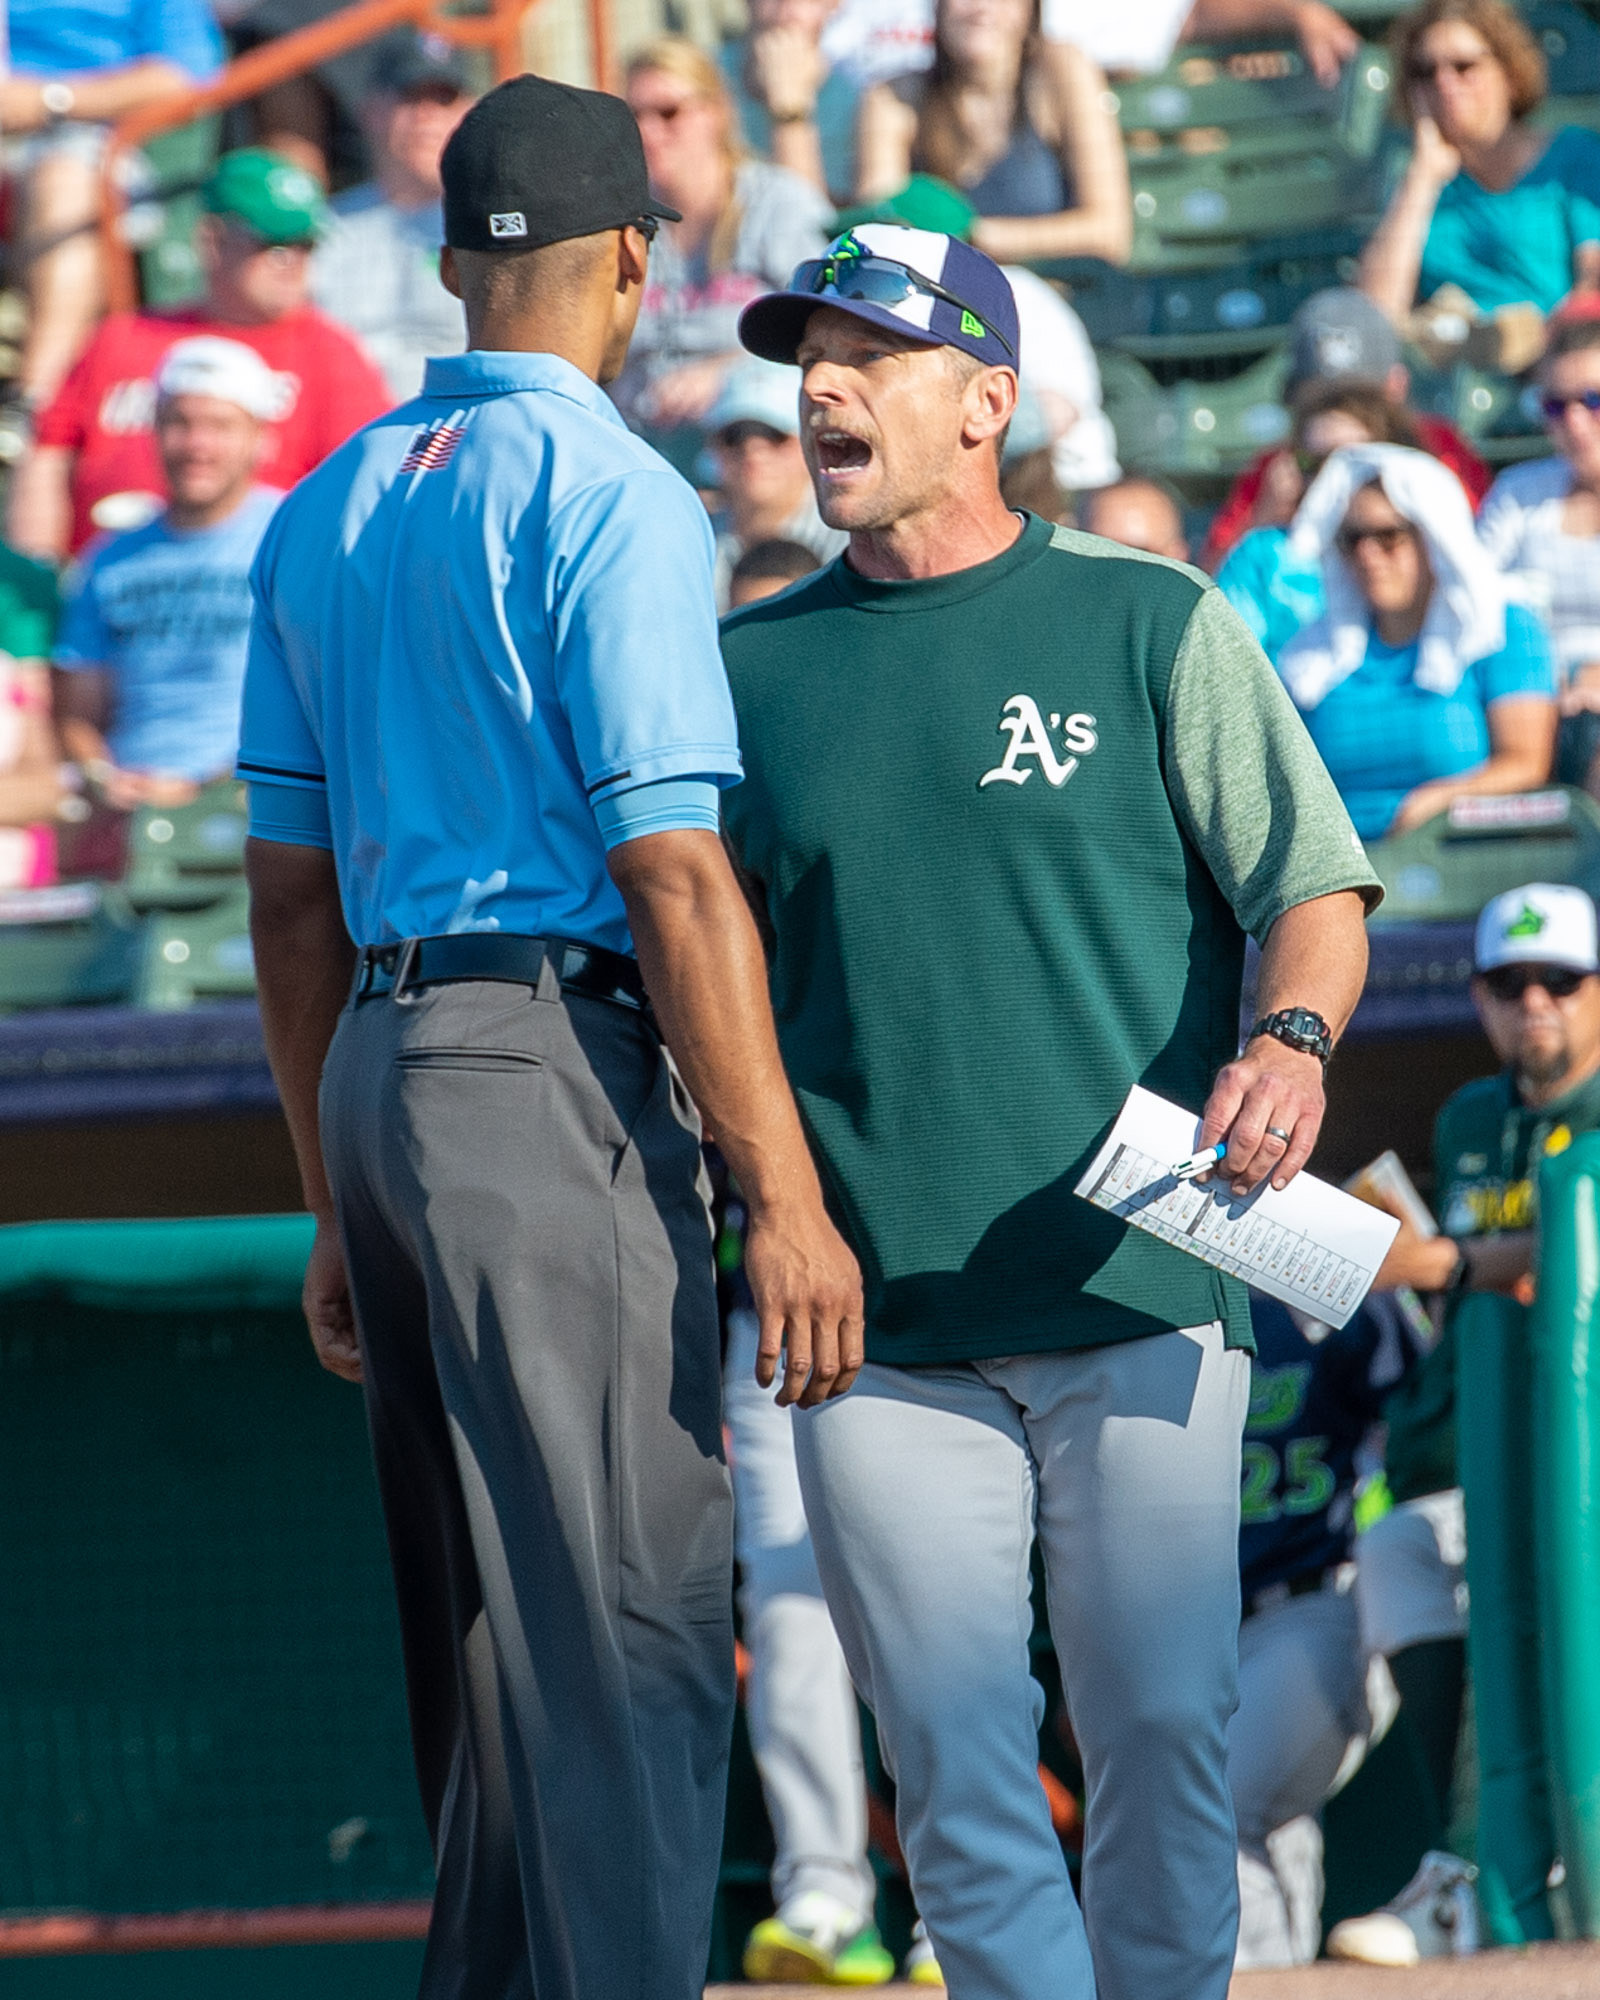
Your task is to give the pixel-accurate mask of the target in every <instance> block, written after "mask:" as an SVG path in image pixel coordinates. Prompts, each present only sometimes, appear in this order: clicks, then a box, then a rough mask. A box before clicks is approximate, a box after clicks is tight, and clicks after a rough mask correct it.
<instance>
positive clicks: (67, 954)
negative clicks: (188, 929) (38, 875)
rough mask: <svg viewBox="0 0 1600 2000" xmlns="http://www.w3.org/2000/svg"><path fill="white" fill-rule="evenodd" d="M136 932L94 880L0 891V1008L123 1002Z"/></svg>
mask: <svg viewBox="0 0 1600 2000" xmlns="http://www.w3.org/2000/svg"><path fill="white" fill-rule="evenodd" d="M138 945H139V937H138V930H137V928H136V926H135V925H134V923H133V921H132V919H131V917H130V916H129V915H128V912H127V911H126V909H125V908H124V907H123V905H122V902H121V899H120V898H119V897H118V896H117V894H116V893H115V891H108V890H106V889H104V888H102V886H101V885H100V884H99V883H98V882H64V883H62V884H60V885H59V886H58V887H55V888H50V889H7V890H4V891H0V1012H5V1013H11V1012H15V1011H17V1010H19V1009H21V1008H28V1007H77V1006H85V1005H90V1004H93V1003H97V1002H105V1001H111V1000H123V999H126V997H127V996H128V993H129V992H130V990H131V989H132V986H133V979H134V967H135V963H136V960H137V956H138Z"/></svg>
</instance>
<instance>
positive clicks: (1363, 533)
mask: <svg viewBox="0 0 1600 2000" xmlns="http://www.w3.org/2000/svg"><path fill="white" fill-rule="evenodd" d="M1416 532H1417V531H1416V529H1415V528H1411V527H1398V528H1341V529H1340V530H1339V532H1338V534H1337V535H1335V536H1334V538H1333V540H1334V546H1335V547H1336V548H1337V549H1338V551H1339V553H1340V555H1342V556H1353V555H1354V554H1355V552H1356V550H1357V549H1359V548H1360V546H1361V544H1362V543H1363V542H1376V543H1377V545H1378V547H1379V549H1380V550H1381V551H1382V553H1383V554H1384V555H1386V556H1392V555H1393V554H1394V552H1395V550H1396V549H1397V548H1399V546H1400V544H1401V543H1402V542H1409V541H1410V540H1411V538H1412V536H1413V535H1414V534H1415V533H1416Z"/></svg>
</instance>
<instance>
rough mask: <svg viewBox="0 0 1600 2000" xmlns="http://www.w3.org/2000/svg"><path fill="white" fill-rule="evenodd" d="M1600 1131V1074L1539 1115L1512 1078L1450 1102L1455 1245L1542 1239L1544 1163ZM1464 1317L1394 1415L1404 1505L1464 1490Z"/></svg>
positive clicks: (1396, 1397)
mask: <svg viewBox="0 0 1600 2000" xmlns="http://www.w3.org/2000/svg"><path fill="white" fill-rule="evenodd" d="M1597 1130H1600V1073H1597V1074H1596V1075H1594V1076H1591V1077H1588V1078H1586V1079H1585V1080H1584V1082H1582V1083H1580V1084H1577V1085H1575V1086H1574V1087H1573V1088H1572V1089H1571V1090H1569V1091H1567V1092H1565V1093H1564V1094H1563V1095H1562V1096H1560V1097H1556V1098H1552V1099H1551V1101H1550V1102H1549V1103H1548V1104H1541V1105H1539V1106H1538V1107H1537V1108H1530V1107H1529V1106H1528V1105H1526V1104H1524V1103H1523V1101H1522V1099H1521V1097H1520V1096H1519V1095H1518V1094H1517V1086H1516V1082H1515V1079H1514V1078H1513V1077H1512V1074H1511V1072H1510V1071H1509V1070H1502V1071H1501V1072H1500V1073H1499V1075H1498V1076H1484V1077H1479V1078H1478V1079H1477V1080H1476V1081H1475V1082H1472V1083H1466V1084H1463V1085H1462V1086H1461V1088H1460V1089H1459V1090H1458V1091H1455V1092H1454V1093H1453V1094H1452V1095H1451V1096H1450V1097H1447V1098H1446V1099H1445V1101H1444V1103H1443V1105H1441V1107H1440V1109H1439V1115H1438V1117H1437V1118H1436V1119H1435V1121H1434V1128H1433V1158H1434V1190H1435V1192H1434V1202H1435V1206H1436V1207H1437V1210H1438V1214H1439V1222H1440V1227H1441V1228H1442V1229H1443V1230H1444V1232H1445V1234H1446V1235H1447V1236H1490V1235H1495V1234H1497V1233H1499V1232H1501V1231H1507V1232H1509V1231H1515V1230H1522V1229H1532V1228H1533V1227H1534V1226H1535V1224H1536V1222H1537V1220H1538V1195H1539V1162H1540V1161H1541V1160H1542V1159H1543V1158H1544V1156H1545V1154H1546V1153H1559V1152H1562V1151H1563V1150H1564V1149H1565V1148H1566V1147H1567V1146H1569V1145H1570V1144H1571V1143H1572V1141H1573V1140H1574V1139H1575V1138H1576V1137H1577V1136H1578V1134H1579V1133H1580V1132H1594V1131H1597ZM1454 1321H1455V1314H1454V1310H1453V1309H1452V1311H1451V1312H1450V1313H1449V1314H1448V1315H1447V1316H1446V1319H1445V1324H1444V1328H1443V1331H1442V1332H1441V1334H1440V1337H1439V1340H1438V1343H1437V1345H1436V1346H1435V1347H1434V1348H1433V1350H1432V1352H1431V1353H1429V1354H1428V1355H1427V1357H1426V1358H1425V1359H1424V1361H1423V1362H1422V1365H1421V1367H1419V1368H1418V1369H1417V1370H1416V1371H1415V1373H1413V1374H1412V1375H1411V1376H1409V1377H1408V1378H1407V1380H1406V1381H1405V1382H1404V1383H1403V1384H1402V1385H1401V1386H1400V1388H1398V1389H1397V1390H1396V1391H1395V1393H1394V1394H1393V1395H1392V1396H1391V1397H1390V1398H1389V1401H1388V1402H1387V1404H1386V1405H1385V1406H1384V1418H1385V1420H1386V1422H1387V1424H1388V1439H1387V1442H1386V1444H1385V1446H1384V1471H1385V1475H1386V1477H1387V1480H1388V1484H1389V1491H1390V1492H1391V1493H1392V1494H1393V1495H1394V1497H1395V1499H1396V1500H1397V1501H1400V1500H1415V1499H1417V1498H1419V1497H1420V1496H1421V1495H1422V1494H1425V1493H1440V1492H1443V1491H1444V1490H1445V1489H1446V1488H1447V1487H1450V1486H1454V1485H1455V1484H1456V1346H1455V1325H1454Z"/></svg>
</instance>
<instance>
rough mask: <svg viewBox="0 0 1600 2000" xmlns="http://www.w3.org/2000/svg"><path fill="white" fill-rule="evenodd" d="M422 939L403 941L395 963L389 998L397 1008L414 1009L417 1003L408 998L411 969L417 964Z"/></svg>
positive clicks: (406, 939) (409, 938) (405, 939)
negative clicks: (407, 991)
mask: <svg viewBox="0 0 1600 2000" xmlns="http://www.w3.org/2000/svg"><path fill="white" fill-rule="evenodd" d="M421 944H422V940H421V938H414V937H408V938H404V939H402V940H401V943H400V949H399V951H398V953H397V954H396V956H395V961H394V983H393V984H392V985H391V986H390V988H389V998H390V999H391V1000H392V1001H393V1002H394V1004H395V1005H396V1006H397V1007H414V1006H415V1005H416V1002H415V1001H414V1000H410V999H408V998H407V997H406V990H407V987H408V985H409V983H410V979H411V968H412V967H413V966H414V965H415V964H416V962H417V952H418V950H419V948H420V946H421Z"/></svg>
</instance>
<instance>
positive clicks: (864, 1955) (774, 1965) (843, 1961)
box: [744, 1889, 894, 1986]
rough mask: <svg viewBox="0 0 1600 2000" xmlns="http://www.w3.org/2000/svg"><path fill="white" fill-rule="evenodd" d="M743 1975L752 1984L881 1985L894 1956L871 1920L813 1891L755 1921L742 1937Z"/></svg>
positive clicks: (891, 1970)
mask: <svg viewBox="0 0 1600 2000" xmlns="http://www.w3.org/2000/svg"><path fill="white" fill-rule="evenodd" d="M744 1976H745V1978H746V1979H748V1980H749V1981H750V1982H751V1983H752V1984H753V1985H769V1986H785V1985H788V1986H887V1985H888V1983H889V1981H890V1980H891V1979H892V1978H893V1977H894V1960H893V1958H892V1957H891V1956H890V1955H889V1953H888V1952H887V1951H885V1950H884V1948H883V1940H882V1939H881V1938H880V1937H879V1936H878V1932H877V1929H876V1927H875V1926H874V1925H873V1924H870V1923H867V1924H861V1923H859V1922H858V1920H857V1917H856V1914H855V1912H854V1911H853V1910H851V1909H850V1908H849V1907H848V1906H847V1905H846V1904H844V1903H841V1902H839V1901H838V1900H837V1898H835V1897H833V1896H829V1895H825V1894H824V1893H823V1892H822V1891H821V1890H816V1889H813V1890H810V1891H808V1893H807V1894H805V1895H803V1896H796V1897H795V1898H794V1900H793V1901H792V1902H789V1903H786V1904H785V1905H784V1907H783V1908H782V1909H781V1910H779V1912H778V1913H777V1915H776V1916H773V1917H768V1918H766V1919H765V1920H764V1921H763V1922H761V1923H759V1924H757V1925H756V1927H755V1929H754V1930H753V1931H752V1932H751V1933H750V1935H749V1937H748V1938H747V1939H746V1940H745V1947H744Z"/></svg>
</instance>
